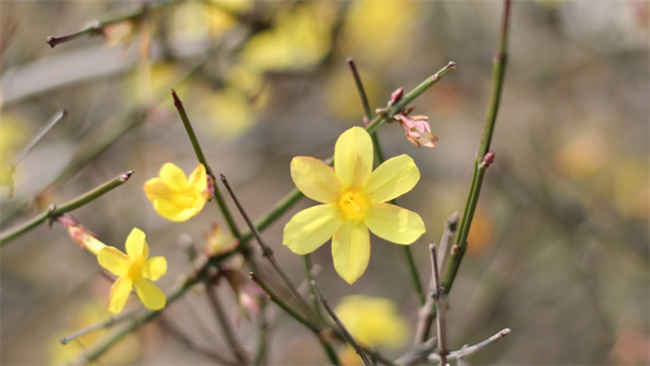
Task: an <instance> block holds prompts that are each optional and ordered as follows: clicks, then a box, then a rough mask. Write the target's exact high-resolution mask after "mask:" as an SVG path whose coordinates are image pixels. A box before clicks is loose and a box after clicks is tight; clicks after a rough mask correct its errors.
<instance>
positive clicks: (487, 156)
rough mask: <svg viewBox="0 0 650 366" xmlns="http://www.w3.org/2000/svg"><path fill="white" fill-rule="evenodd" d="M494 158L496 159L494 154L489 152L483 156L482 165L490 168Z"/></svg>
mask: <svg viewBox="0 0 650 366" xmlns="http://www.w3.org/2000/svg"><path fill="white" fill-rule="evenodd" d="M494 158H495V155H494V153H493V152H492V151H488V152H487V153H486V154H485V155H484V156H483V163H482V165H484V166H485V167H486V168H487V167H489V166H490V164H492V162H494Z"/></svg>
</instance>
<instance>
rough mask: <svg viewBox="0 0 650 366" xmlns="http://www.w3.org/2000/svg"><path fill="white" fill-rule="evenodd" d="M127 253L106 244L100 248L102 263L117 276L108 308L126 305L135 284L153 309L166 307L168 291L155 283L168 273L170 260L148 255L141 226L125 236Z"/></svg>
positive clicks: (139, 295) (136, 289) (139, 294)
mask: <svg viewBox="0 0 650 366" xmlns="http://www.w3.org/2000/svg"><path fill="white" fill-rule="evenodd" d="M125 246H126V253H127V254H124V253H122V252H121V251H119V250H118V249H116V248H114V247H110V246H106V247H104V248H102V249H101V250H100V251H99V254H98V255H97V260H98V261H99V264H100V265H101V266H102V267H104V268H105V269H107V270H108V271H109V272H111V273H113V274H114V275H116V276H119V277H118V279H117V280H116V281H115V283H114V284H113V287H112V288H111V297H110V300H109V305H108V311H110V312H111V313H116V314H117V313H119V312H121V311H122V309H123V308H124V304H126V300H127V298H128V297H129V293H131V289H132V288H133V287H134V286H135V291H136V293H137V294H138V297H139V298H140V301H142V303H143V304H144V306H146V307H148V308H149V309H152V310H159V309H162V308H164V307H165V303H166V302H167V299H166V298H165V294H164V293H163V292H162V291H161V290H160V289H159V288H158V287H157V286H156V285H154V284H153V283H151V282H149V281H157V280H158V279H159V278H160V277H162V276H163V275H164V274H165V273H166V272H167V260H166V259H165V258H164V257H153V258H149V259H147V258H148V257H149V246H148V245H147V242H146V241H145V234H144V233H143V232H142V230H140V229H138V228H133V230H131V233H130V234H129V236H128V237H127V238H126V245H125Z"/></svg>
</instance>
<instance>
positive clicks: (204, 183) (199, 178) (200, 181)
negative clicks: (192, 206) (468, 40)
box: [189, 163, 208, 193]
mask: <svg viewBox="0 0 650 366" xmlns="http://www.w3.org/2000/svg"><path fill="white" fill-rule="evenodd" d="M189 185H190V187H191V188H192V189H193V190H194V192H196V193H202V192H203V191H205V189H206V188H207V187H208V175H207V173H206V172H205V167H204V166H203V164H200V163H199V165H198V166H197V167H196V169H194V171H193V172H192V174H190V180H189Z"/></svg>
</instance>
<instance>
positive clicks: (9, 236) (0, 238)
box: [0, 170, 133, 248]
mask: <svg viewBox="0 0 650 366" xmlns="http://www.w3.org/2000/svg"><path fill="white" fill-rule="evenodd" d="M132 174H133V171H132V170H130V171H128V172H126V173H122V174H120V175H119V176H117V177H116V178H114V179H112V180H110V181H108V182H106V183H104V184H102V185H101V186H99V187H97V188H94V189H92V190H90V191H89V192H87V193H85V194H83V195H81V196H79V197H77V198H75V199H73V200H72V201H69V202H66V203H64V204H63V205H61V206H59V207H57V206H55V205H50V208H49V209H48V210H47V211H46V212H43V213H42V214H40V215H39V216H36V217H34V218H33V219H31V220H29V221H26V222H25V223H23V224H21V225H18V226H16V227H14V228H13V229H8V230H6V231H4V232H2V233H0V248H2V247H4V246H5V245H6V244H7V243H9V242H10V241H11V240H13V239H15V238H17V237H18V236H20V235H22V234H24V233H26V232H28V231H29V230H31V229H33V228H35V227H36V226H38V225H39V224H41V223H43V222H45V221H46V220H48V219H50V220H54V219H55V218H57V217H58V216H60V215H62V214H64V213H66V212H69V211H72V210H74V209H77V208H79V207H81V206H83V205H85V204H87V203H90V202H92V201H94V200H96V199H97V198H99V197H101V196H103V195H104V194H106V193H108V192H110V191H112V190H113V189H115V188H117V187H119V186H121V185H122V184H124V183H126V181H127V180H129V178H130V177H131V175H132Z"/></svg>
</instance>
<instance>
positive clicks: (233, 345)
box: [205, 281, 249, 365]
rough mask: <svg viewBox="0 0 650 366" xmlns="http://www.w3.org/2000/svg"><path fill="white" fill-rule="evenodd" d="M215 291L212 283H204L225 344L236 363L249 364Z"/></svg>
mask: <svg viewBox="0 0 650 366" xmlns="http://www.w3.org/2000/svg"><path fill="white" fill-rule="evenodd" d="M216 290H217V288H216V286H214V285H213V284H212V283H210V282H208V281H205V292H206V294H207V295H208V300H210V305H211V308H212V310H213V311H214V314H215V315H216V317H217V319H218V320H219V324H220V325H221V330H222V333H223V335H224V336H225V338H226V342H227V343H228V346H229V347H230V349H231V350H232V352H233V354H234V355H235V358H236V359H237V362H238V363H239V364H240V365H247V364H249V361H248V356H247V355H246V352H245V351H244V347H242V345H241V344H240V343H239V341H238V340H237V338H236V336H235V332H234V330H233V329H232V326H231V325H230V320H229V319H228V316H226V312H225V311H224V309H223V305H222V304H221V301H220V300H219V298H218V297H217V294H216V293H215V291H216Z"/></svg>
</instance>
